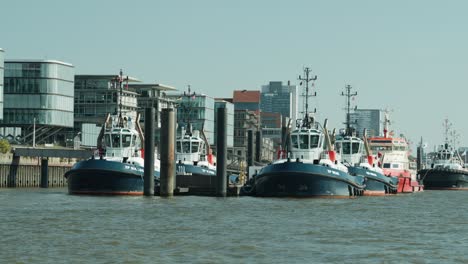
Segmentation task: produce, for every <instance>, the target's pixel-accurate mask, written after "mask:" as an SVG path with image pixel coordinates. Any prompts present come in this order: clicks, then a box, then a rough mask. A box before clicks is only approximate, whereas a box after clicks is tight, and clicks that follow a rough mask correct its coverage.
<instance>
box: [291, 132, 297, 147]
mask: <svg viewBox="0 0 468 264" xmlns="http://www.w3.org/2000/svg"><path fill="white" fill-rule="evenodd" d="M291 143H292V147H293V148H299V142H298V141H297V135H292V136H291Z"/></svg>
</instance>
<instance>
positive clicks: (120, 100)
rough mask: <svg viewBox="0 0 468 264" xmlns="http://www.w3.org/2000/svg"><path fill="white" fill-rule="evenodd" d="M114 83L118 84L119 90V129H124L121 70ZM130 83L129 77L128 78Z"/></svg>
mask: <svg viewBox="0 0 468 264" xmlns="http://www.w3.org/2000/svg"><path fill="white" fill-rule="evenodd" d="M114 82H116V83H117V85H118V87H117V88H118V89H119V120H118V125H119V127H124V123H123V117H122V100H123V72H122V69H120V72H119V75H118V76H117V77H116V78H115V79H114ZM127 82H128V76H127Z"/></svg>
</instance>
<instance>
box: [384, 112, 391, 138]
mask: <svg viewBox="0 0 468 264" xmlns="http://www.w3.org/2000/svg"><path fill="white" fill-rule="evenodd" d="M389 124H390V119H389V118H388V110H385V119H384V129H383V133H384V138H386V137H387V133H388V125H389Z"/></svg>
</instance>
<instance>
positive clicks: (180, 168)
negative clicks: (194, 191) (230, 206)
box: [176, 163, 216, 188]
mask: <svg viewBox="0 0 468 264" xmlns="http://www.w3.org/2000/svg"><path fill="white" fill-rule="evenodd" d="M176 170H177V173H176V184H177V187H181V188H191V187H192V188H193V187H202V188H210V187H213V186H214V184H216V170H213V169H209V168H206V167H201V166H195V165H190V164H180V163H179V164H177V165H176Z"/></svg>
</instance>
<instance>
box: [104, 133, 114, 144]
mask: <svg viewBox="0 0 468 264" xmlns="http://www.w3.org/2000/svg"><path fill="white" fill-rule="evenodd" d="M104 146H106V147H112V146H111V139H110V135H105V136H104Z"/></svg>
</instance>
